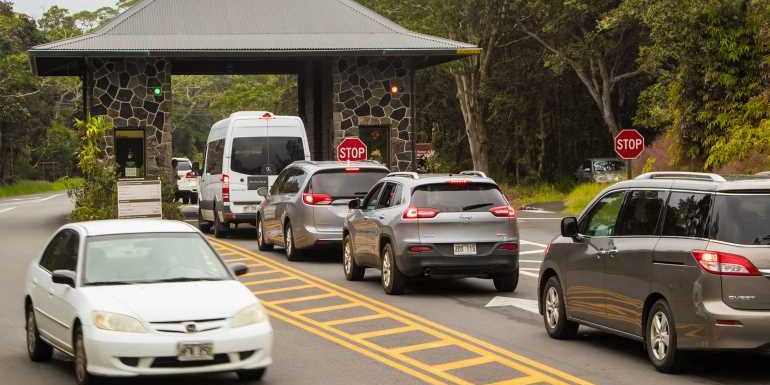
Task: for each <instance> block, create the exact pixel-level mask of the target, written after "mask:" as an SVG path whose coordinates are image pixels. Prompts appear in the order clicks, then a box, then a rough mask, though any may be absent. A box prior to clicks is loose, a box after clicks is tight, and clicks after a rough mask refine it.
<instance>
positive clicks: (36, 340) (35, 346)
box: [27, 304, 53, 362]
mask: <svg viewBox="0 0 770 385" xmlns="http://www.w3.org/2000/svg"><path fill="white" fill-rule="evenodd" d="M27 353H28V354H29V359H30V360H32V361H34V362H43V361H48V360H50V359H51V357H53V347H51V345H48V343H47V342H45V341H43V339H42V338H40V333H39V332H38V330H37V321H36V320H35V311H34V310H33V307H32V305H31V304H30V305H29V309H27Z"/></svg>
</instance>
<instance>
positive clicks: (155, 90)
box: [152, 87, 161, 96]
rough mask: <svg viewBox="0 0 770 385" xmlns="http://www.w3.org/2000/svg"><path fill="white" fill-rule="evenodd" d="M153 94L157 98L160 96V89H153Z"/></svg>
mask: <svg viewBox="0 0 770 385" xmlns="http://www.w3.org/2000/svg"><path fill="white" fill-rule="evenodd" d="M152 92H153V93H154V94H155V96H160V93H161V90H160V87H155V89H153V90H152Z"/></svg>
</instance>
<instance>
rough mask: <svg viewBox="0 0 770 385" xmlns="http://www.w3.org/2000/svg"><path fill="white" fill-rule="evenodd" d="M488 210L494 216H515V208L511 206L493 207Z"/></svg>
mask: <svg viewBox="0 0 770 385" xmlns="http://www.w3.org/2000/svg"><path fill="white" fill-rule="evenodd" d="M489 212H490V213H492V215H494V216H496V217H507V218H516V210H515V209H514V208H513V207H511V206H498V207H493V208H491V209H489Z"/></svg>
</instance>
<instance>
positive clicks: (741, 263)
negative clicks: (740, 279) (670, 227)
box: [692, 250, 762, 276]
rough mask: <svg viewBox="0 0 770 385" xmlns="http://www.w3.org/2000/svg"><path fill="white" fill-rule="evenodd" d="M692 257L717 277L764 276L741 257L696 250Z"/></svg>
mask: <svg viewBox="0 0 770 385" xmlns="http://www.w3.org/2000/svg"><path fill="white" fill-rule="evenodd" d="M692 256H693V257H694V258H695V261H697V262H698V265H699V266H700V267H701V268H702V269H703V270H706V271H708V272H709V273H712V274H717V275H743V276H758V275H762V273H760V272H759V270H758V269H757V267H756V266H754V264H753V263H751V261H749V260H748V259H746V258H744V257H741V256H740V255H735V254H728V253H722V252H718V251H704V250H695V251H693V252H692Z"/></svg>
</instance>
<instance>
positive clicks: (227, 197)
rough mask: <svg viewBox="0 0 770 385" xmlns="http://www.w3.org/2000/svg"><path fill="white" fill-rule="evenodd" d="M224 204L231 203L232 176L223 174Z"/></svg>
mask: <svg viewBox="0 0 770 385" xmlns="http://www.w3.org/2000/svg"><path fill="white" fill-rule="evenodd" d="M222 203H230V175H227V174H222Z"/></svg>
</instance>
